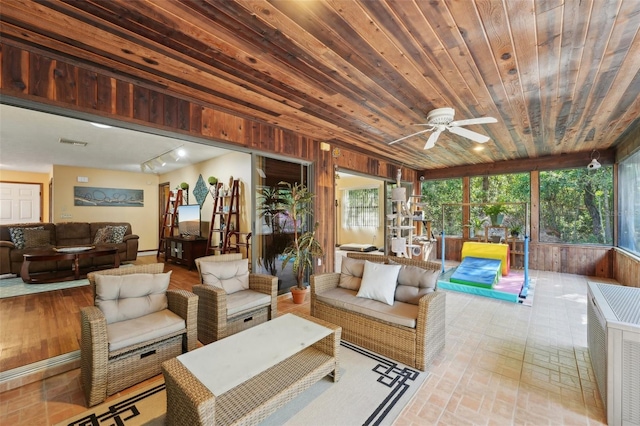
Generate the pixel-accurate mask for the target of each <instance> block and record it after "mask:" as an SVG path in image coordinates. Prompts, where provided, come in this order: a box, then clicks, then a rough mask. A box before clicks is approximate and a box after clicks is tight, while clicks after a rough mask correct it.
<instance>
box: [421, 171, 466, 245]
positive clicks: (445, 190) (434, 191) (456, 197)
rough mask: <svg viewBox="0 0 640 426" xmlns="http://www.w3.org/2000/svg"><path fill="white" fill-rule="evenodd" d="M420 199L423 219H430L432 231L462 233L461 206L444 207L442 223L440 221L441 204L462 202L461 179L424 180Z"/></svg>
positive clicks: (451, 234)
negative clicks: (423, 213)
mask: <svg viewBox="0 0 640 426" xmlns="http://www.w3.org/2000/svg"><path fill="white" fill-rule="evenodd" d="M421 190H422V200H421V202H422V203H424V207H422V209H423V210H424V211H425V216H424V218H425V220H430V221H431V229H432V230H433V232H434V233H439V232H441V231H442V230H443V226H444V231H445V234H446V235H447V236H454V235H458V236H460V235H462V206H461V205H456V206H448V205H445V208H444V216H445V217H444V225H443V223H442V205H443V204H446V203H462V179H442V180H426V181H424V182H422V188H421Z"/></svg>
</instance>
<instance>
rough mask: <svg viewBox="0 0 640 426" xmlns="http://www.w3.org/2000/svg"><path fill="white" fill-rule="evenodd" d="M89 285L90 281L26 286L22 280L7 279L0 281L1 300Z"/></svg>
mask: <svg viewBox="0 0 640 426" xmlns="http://www.w3.org/2000/svg"><path fill="white" fill-rule="evenodd" d="M84 285H89V280H87V279H82V280H75V281H63V282H59V283H50V284H25V282H24V281H22V278H20V277H18V278H5V279H2V280H0V299H4V298H5V297H16V296H24V295H26V294H35V293H42V292H45V291H52V290H61V289H65V288H73V287H82V286H84Z"/></svg>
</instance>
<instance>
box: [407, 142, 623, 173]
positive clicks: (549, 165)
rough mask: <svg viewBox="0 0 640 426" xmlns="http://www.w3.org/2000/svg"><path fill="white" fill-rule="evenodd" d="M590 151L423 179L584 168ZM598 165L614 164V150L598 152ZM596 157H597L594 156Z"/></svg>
mask: <svg viewBox="0 0 640 426" xmlns="http://www.w3.org/2000/svg"><path fill="white" fill-rule="evenodd" d="M591 154H592V151H589V152H579V153H576V154H561V155H553V156H548V157H540V158H530V159H526V160H509V161H499V162H497V163H487V164H474V165H470V166H459V167H449V168H448V169H436V170H422V171H421V172H419V174H420V175H421V176H424V178H425V179H451V178H457V177H462V176H485V175H500V174H505V173H523V172H529V171H532V170H539V171H541V170H557V169H571V168H575V167H586V166H587V164H589V161H591ZM598 154H600V157H599V158H598V161H599V162H600V164H603V165H608V164H613V163H614V162H615V150H613V149H607V150H605V151H598ZM596 157H597V155H596Z"/></svg>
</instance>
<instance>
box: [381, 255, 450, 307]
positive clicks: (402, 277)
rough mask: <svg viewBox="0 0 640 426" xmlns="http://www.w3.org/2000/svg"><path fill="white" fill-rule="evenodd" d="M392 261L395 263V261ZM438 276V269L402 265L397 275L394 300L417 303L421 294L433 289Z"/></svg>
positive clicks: (431, 291) (430, 291)
mask: <svg viewBox="0 0 640 426" xmlns="http://www.w3.org/2000/svg"><path fill="white" fill-rule="evenodd" d="M392 263H394V264H396V263H395V262H392ZM439 276H440V271H435V270H433V269H423V268H420V267H418V266H411V265H402V266H401V268H400V274H399V275H398V287H397V288H396V292H395V300H398V301H400V302H406V303H411V304H413V305H417V304H418V303H419V302H420V299H421V298H422V296H424V295H425V294H429V293H433V292H434V291H435V289H436V287H437V284H438V277H439Z"/></svg>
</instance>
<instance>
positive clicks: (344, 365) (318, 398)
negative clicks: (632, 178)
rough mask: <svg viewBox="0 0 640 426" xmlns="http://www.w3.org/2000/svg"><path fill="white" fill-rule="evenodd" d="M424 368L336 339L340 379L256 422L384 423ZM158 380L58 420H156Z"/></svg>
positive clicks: (161, 397) (159, 415) (130, 425)
mask: <svg viewBox="0 0 640 426" xmlns="http://www.w3.org/2000/svg"><path fill="white" fill-rule="evenodd" d="M428 375H429V373H427V372H421V371H418V370H416V369H413V368H409V367H407V366H405V365H403V364H399V363H397V362H395V361H391V360H389V359H387V358H385V357H382V356H380V355H378V354H375V353H372V352H369V351H367V350H365V349H362V348H360V347H358V346H355V345H352V344H351V343H348V342H344V341H343V342H341V348H340V380H339V381H338V382H337V383H334V382H333V380H332V379H329V378H327V377H325V378H324V379H322V380H320V381H318V382H317V383H316V384H314V385H313V386H311V387H310V388H309V389H307V390H306V391H305V392H303V393H302V394H300V395H299V396H298V397H297V398H296V399H294V400H292V401H290V402H289V403H288V404H286V405H285V406H284V407H281V408H280V409H279V410H277V411H276V412H275V413H273V414H272V415H271V416H269V417H267V418H266V419H265V420H264V421H263V422H262V423H261V424H260V425H261V426H275V425H290V426H291V425H305V426H306V425H311V426H314V425H318V426H324V425H390V424H392V423H393V422H394V420H395V419H396V418H397V417H398V415H400V413H401V412H402V409H403V408H404V407H405V406H406V405H407V403H408V402H409V401H410V400H411V398H413V396H414V395H415V393H416V391H417V390H418V389H419V388H420V386H421V385H422V383H423V382H424V380H425V379H426V378H427V376H428ZM166 410H167V397H166V393H165V390H164V381H163V380H159V381H158V382H155V383H152V384H150V385H149V386H147V387H145V388H142V389H140V390H139V391H138V392H136V393H135V394H131V395H126V396H124V397H121V398H118V399H116V400H113V401H109V402H106V403H103V404H100V405H97V406H95V407H93V408H91V409H89V410H87V411H86V412H84V413H82V414H80V415H77V416H75V417H73V418H71V419H68V420H66V421H64V422H62V423H59V426H62V425H125V426H138V425H154V426H155V425H162V424H164V417H165V413H166Z"/></svg>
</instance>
